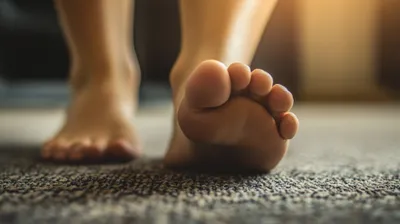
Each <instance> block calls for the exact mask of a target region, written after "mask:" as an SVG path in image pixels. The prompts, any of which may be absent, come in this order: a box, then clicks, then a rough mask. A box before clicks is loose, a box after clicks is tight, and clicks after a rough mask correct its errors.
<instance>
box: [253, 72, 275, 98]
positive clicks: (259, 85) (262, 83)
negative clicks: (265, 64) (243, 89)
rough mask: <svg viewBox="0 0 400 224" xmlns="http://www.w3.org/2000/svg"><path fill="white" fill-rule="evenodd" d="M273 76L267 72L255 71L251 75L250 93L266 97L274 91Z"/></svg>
mask: <svg viewBox="0 0 400 224" xmlns="http://www.w3.org/2000/svg"><path fill="white" fill-rule="evenodd" d="M272 83H273V81H272V76H271V75H270V74H268V73H267V72H266V71H264V70H261V69H255V70H254V71H253V72H252V73H251V81H250V84H249V87H248V89H249V92H250V93H251V95H252V96H256V97H257V96H266V95H267V94H268V93H269V92H270V91H271V89H272Z"/></svg>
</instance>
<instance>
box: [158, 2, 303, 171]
mask: <svg viewBox="0 0 400 224" xmlns="http://www.w3.org/2000/svg"><path fill="white" fill-rule="evenodd" d="M180 3H181V19H182V48H181V53H180V55H179V58H178V60H177V62H176V64H175V66H174V68H173V69H172V72H171V75H170V81H171V86H172V89H173V93H174V105H175V109H176V117H175V124H176V125H175V128H174V135H173V137H172V140H171V143H170V148H169V150H168V152H167V154H166V156H165V164H166V165H167V166H170V167H184V166H197V165H206V166H208V167H210V166H211V167H213V168H233V167H235V168H238V167H239V168H241V169H257V170H262V171H269V170H271V169H272V168H274V167H275V166H276V165H277V164H278V162H279V161H280V160H281V159H282V157H283V156H284V154H285V152H286V150H287V147H288V141H287V139H290V138H292V137H294V135H295V133H296V131H297V127H298V121H297V118H296V117H295V115H294V114H292V113H290V112H288V111H289V110H290V109H291V107H292V104H293V98H292V95H291V93H290V92H289V91H287V90H286V88H284V87H283V86H280V85H274V86H272V78H271V76H270V75H269V74H268V73H266V72H264V71H262V70H259V69H255V70H253V71H252V72H251V71H250V69H249V67H248V66H247V65H246V64H249V63H250V62H251V60H252V58H253V55H254V53H255V50H256V48H257V46H258V43H259V40H260V38H261V35H262V32H263V30H264V27H265V25H266V23H267V21H268V19H269V17H270V15H271V13H272V11H273V9H274V6H275V4H276V0H225V1H214V0H181V1H180ZM209 59H215V60H209ZM204 60H206V61H204ZM216 60H217V61H216ZM202 61H203V62H202ZM218 61H219V62H218ZM233 62H236V63H233ZM229 64H230V66H229V67H228V68H227V67H226V66H225V65H229Z"/></svg>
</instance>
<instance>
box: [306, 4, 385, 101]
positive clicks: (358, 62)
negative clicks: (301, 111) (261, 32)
mask: <svg viewBox="0 0 400 224" xmlns="http://www.w3.org/2000/svg"><path fill="white" fill-rule="evenodd" d="M378 1H379V0H350V1H349V0H323V1H319V0H302V1H300V2H301V3H300V5H299V9H300V12H301V13H300V15H299V16H300V18H299V26H300V29H299V30H300V35H299V36H300V38H301V40H300V46H299V47H300V69H301V72H300V73H301V80H302V82H301V84H300V94H301V96H302V99H321V100H328V99H336V100H337V99H339V100H341V99H343V100H345V99H363V100H364V99H372V100H373V99H379V98H384V97H383V95H384V94H382V93H381V90H379V88H378V82H377V80H378V77H377V75H378V74H377V66H378V63H379V61H378V60H379V59H378V56H377V52H376V50H377V46H376V45H377V43H378V39H377V32H378V28H379V27H378V21H379V20H378V19H379V18H378Z"/></svg>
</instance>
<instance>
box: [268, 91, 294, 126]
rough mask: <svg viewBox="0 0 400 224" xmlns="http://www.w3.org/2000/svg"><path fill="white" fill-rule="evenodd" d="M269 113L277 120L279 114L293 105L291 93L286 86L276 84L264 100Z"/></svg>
mask: <svg viewBox="0 0 400 224" xmlns="http://www.w3.org/2000/svg"><path fill="white" fill-rule="evenodd" d="M264 103H266V105H265V106H266V107H267V108H268V110H269V112H270V113H271V115H272V116H273V117H274V118H275V119H276V120H277V119H280V114H281V113H283V112H287V111H289V110H290V109H291V108H292V106H293V95H292V93H290V92H289V90H287V88H286V87H284V86H282V85H279V84H276V85H274V86H273V87H272V89H271V92H270V93H269V94H268V95H267V96H266V99H265V101H264Z"/></svg>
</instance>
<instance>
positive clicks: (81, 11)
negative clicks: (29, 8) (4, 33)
mask: <svg viewBox="0 0 400 224" xmlns="http://www.w3.org/2000/svg"><path fill="white" fill-rule="evenodd" d="M56 7H57V10H58V14H59V17H60V22H61V26H62V28H63V30H64V33H65V37H66V41H67V43H68V47H69V50H70V55H71V70H70V84H71V89H72V91H73V92H72V99H73V100H72V102H71V104H70V106H69V108H68V111H67V116H66V121H65V124H64V125H63V127H62V128H61V130H60V131H59V132H58V133H57V134H56V135H55V136H54V137H53V138H52V139H51V140H49V141H48V142H47V143H46V144H45V146H44V147H43V150H42V155H43V157H44V158H47V159H53V160H58V161H69V160H72V161H87V160H103V159H110V158H112V159H129V158H132V157H136V156H138V155H139V153H140V150H139V149H138V141H137V139H136V134H135V131H134V129H133V127H131V124H130V123H131V120H132V118H133V117H132V116H133V115H134V111H135V107H136V100H137V99H136V97H137V90H138V85H139V66H138V65H137V62H136V57H135V55H134V54H133V53H132V51H131V50H132V45H133V44H132V21H131V19H132V2H131V0H119V1H108V0H85V1H80V0H56Z"/></svg>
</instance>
